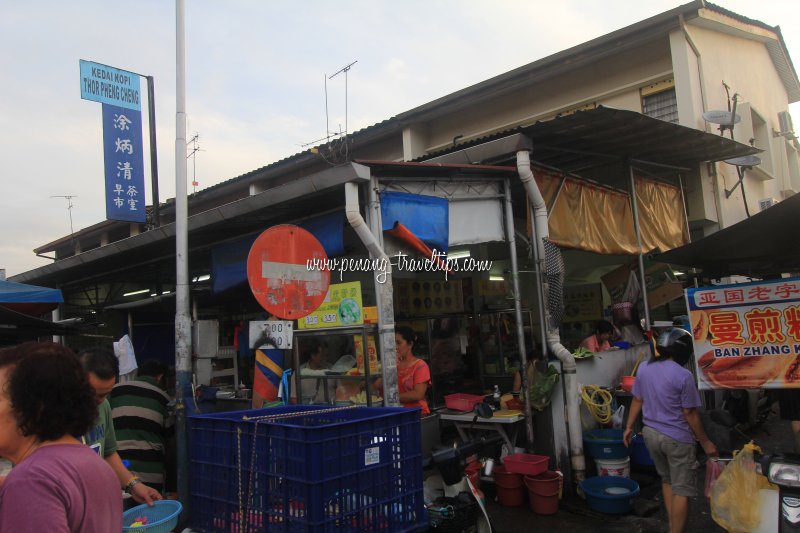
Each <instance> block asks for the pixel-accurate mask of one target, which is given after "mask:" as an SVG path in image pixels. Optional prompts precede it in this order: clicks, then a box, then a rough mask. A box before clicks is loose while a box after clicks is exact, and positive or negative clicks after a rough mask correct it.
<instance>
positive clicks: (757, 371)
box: [686, 278, 800, 389]
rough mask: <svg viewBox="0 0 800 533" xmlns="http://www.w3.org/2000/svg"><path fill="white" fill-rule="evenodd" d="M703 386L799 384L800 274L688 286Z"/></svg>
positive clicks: (696, 356)
mask: <svg viewBox="0 0 800 533" xmlns="http://www.w3.org/2000/svg"><path fill="white" fill-rule="evenodd" d="M686 303H687V308H688V309H689V316H690V319H691V325H692V336H693V339H694V353H695V364H696V365H697V375H698V380H699V386H700V388H701V389H717V388H737V389H751V388H762V387H763V388H790V387H791V388H800V368H798V366H800V359H799V358H798V356H799V355H800V278H786V279H776V280H767V281H758V282H753V283H740V284H736V285H716V286H710V287H701V288H696V289H687V290H686Z"/></svg>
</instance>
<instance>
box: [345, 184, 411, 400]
mask: <svg viewBox="0 0 800 533" xmlns="http://www.w3.org/2000/svg"><path fill="white" fill-rule="evenodd" d="M370 184H372V181H371V182H370ZM344 198H345V215H346V217H347V222H348V223H349V224H350V226H351V227H352V228H353V230H354V231H355V232H356V235H358V238H359V239H360V240H361V242H362V243H364V246H366V247H367V250H369V254H370V257H371V258H372V259H380V260H382V263H383V265H382V266H384V267H385V270H384V271H383V272H380V273H379V272H377V271H376V272H373V275H374V276H375V303H376V305H377V307H378V343H379V345H380V350H381V360H382V364H381V367H382V373H381V376H382V378H383V401H384V405H386V406H387V407H398V406H400V394H399V391H398V387H397V349H396V348H395V343H394V295H393V294H392V266H391V263H390V262H389V256H387V255H386V252H384V251H383V247H381V245H380V243H379V242H378V239H376V238H375V234H374V233H373V232H372V231H370V229H369V227H368V226H367V223H366V222H365V221H364V217H362V216H361V209H360V207H359V202H358V185H357V184H356V183H353V182H349V183H345V184H344ZM370 200H371V203H372V204H374V205H375V206H378V199H377V195H376V196H372V195H370ZM378 207H379V206H378ZM378 214H380V210H379V209H378ZM370 219H371V221H372V222H373V228H374V231H376V232H378V231H380V225H379V220H380V219H379V218H378V215H376V214H373V215H372V216H371V217H370ZM365 360H366V359H365Z"/></svg>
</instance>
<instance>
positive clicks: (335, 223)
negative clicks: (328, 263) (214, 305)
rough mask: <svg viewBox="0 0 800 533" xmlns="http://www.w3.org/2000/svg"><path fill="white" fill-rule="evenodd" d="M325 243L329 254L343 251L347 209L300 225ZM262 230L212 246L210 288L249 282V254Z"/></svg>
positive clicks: (222, 287)
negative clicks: (345, 211)
mask: <svg viewBox="0 0 800 533" xmlns="http://www.w3.org/2000/svg"><path fill="white" fill-rule="evenodd" d="M298 225H299V226H300V227H301V228H303V229H306V230H308V232H309V233H311V234H312V235H314V237H316V238H317V240H318V241H319V242H320V244H322V247H323V248H324V249H325V253H326V254H327V255H328V257H336V256H339V255H343V254H344V211H337V212H334V213H328V214H325V215H320V216H318V217H314V218H312V219H309V220H307V221H306V222H304V223H302V224H298ZM259 235H261V232H258V233H252V234H250V235H247V236H245V237H242V238H241V239H238V240H236V241H232V242H229V243H225V244H219V245H217V246H215V247H214V248H212V249H211V290H212V291H213V292H214V293H220V292H223V291H226V290H228V289H230V288H233V287H236V286H238V285H241V284H242V283H245V282H247V254H249V253H250V248H252V246H253V242H254V241H255V240H256V238H257V237H258V236H259Z"/></svg>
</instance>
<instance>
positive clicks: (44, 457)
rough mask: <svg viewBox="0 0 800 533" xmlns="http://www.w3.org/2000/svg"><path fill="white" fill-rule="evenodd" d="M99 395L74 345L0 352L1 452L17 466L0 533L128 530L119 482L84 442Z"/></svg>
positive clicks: (5, 495) (2, 501) (0, 506)
mask: <svg viewBox="0 0 800 533" xmlns="http://www.w3.org/2000/svg"><path fill="white" fill-rule="evenodd" d="M94 397H95V393H94V390H93V389H92V387H91V386H90V385H89V383H88V381H87V379H86V375H85V374H84V371H83V368H82V367H81V364H80V362H79V361H78V358H77V357H76V356H75V354H74V353H73V352H72V351H70V350H69V349H68V348H65V347H63V346H61V345H58V344H54V343H39V342H27V343H24V344H20V345H18V346H15V347H12V348H7V349H5V350H0V455H2V456H3V457H6V458H8V459H9V460H10V461H11V462H12V463H14V464H15V465H16V466H15V467H14V468H13V469H12V470H11V473H9V474H8V476H7V477H6V478H5V482H4V483H3V485H2V487H1V488H0V531H48V532H59V533H66V532H70V533H108V532H110V531H120V530H121V529H122V497H121V494H120V489H119V482H118V481H117V477H116V476H115V475H114V472H113V471H112V470H111V467H109V466H108V465H107V464H106V463H105V461H103V460H102V459H101V458H100V457H99V456H98V455H97V454H96V453H95V452H93V451H92V450H91V449H90V448H89V447H87V446H85V445H83V443H81V441H80V438H81V436H82V435H83V434H84V433H86V432H87V431H88V430H89V428H91V427H92V425H93V423H94V420H95V417H96V416H97V405H96V403H95V400H94Z"/></svg>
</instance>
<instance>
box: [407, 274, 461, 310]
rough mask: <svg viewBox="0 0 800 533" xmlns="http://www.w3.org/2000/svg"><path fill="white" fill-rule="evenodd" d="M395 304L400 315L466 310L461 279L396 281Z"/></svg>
mask: <svg viewBox="0 0 800 533" xmlns="http://www.w3.org/2000/svg"><path fill="white" fill-rule="evenodd" d="M393 283H394V305H395V310H396V311H397V313H398V314H400V315H406V316H408V315H438V314H445V313H460V312H462V311H464V297H463V294H462V292H461V280H450V281H441V280H435V281H426V280H408V279H399V280H395V281H394V282H393Z"/></svg>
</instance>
